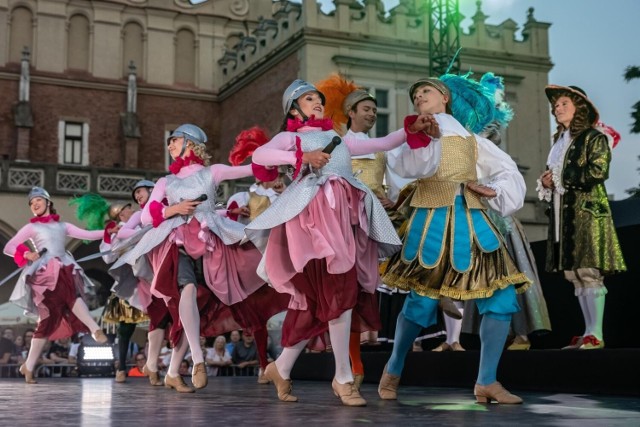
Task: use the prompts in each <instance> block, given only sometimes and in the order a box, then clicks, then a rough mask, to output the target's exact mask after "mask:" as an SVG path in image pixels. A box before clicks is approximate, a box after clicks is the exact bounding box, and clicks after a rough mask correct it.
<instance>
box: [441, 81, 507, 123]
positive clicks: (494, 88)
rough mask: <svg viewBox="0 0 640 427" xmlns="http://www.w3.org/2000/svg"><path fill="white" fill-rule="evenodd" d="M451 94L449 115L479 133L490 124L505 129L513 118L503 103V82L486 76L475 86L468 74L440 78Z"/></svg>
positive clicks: (475, 83) (475, 82)
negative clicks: (495, 123) (498, 125)
mask: <svg viewBox="0 0 640 427" xmlns="http://www.w3.org/2000/svg"><path fill="white" fill-rule="evenodd" d="M440 80H441V81H443V82H444V83H445V84H446V85H447V87H448V88H449V90H450V91H451V112H452V115H453V117H455V118H456V120H458V121H459V122H460V123H461V124H462V125H463V126H465V127H466V128H467V129H469V130H470V131H471V132H473V133H479V132H480V131H482V129H484V128H485V127H486V126H487V125H488V124H489V123H492V122H497V123H499V124H500V125H501V126H507V125H508V123H509V121H510V120H511V119H512V118H513V111H512V110H511V107H509V105H508V104H507V103H506V102H504V100H503V97H504V85H503V84H502V78H501V77H497V76H495V75H494V74H493V73H486V74H485V75H483V76H482V78H481V80H480V81H479V82H478V81H477V80H474V79H472V78H471V72H469V73H467V74H465V75H463V76H458V75H454V74H445V75H443V76H441V77H440Z"/></svg>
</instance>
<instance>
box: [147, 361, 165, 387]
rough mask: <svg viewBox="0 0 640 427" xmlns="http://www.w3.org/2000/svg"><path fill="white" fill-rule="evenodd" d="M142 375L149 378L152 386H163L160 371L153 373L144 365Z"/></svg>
mask: <svg viewBox="0 0 640 427" xmlns="http://www.w3.org/2000/svg"><path fill="white" fill-rule="evenodd" d="M142 373H144V374H145V375H146V376H147V377H149V383H150V384H151V385H152V386H159V385H162V380H161V379H160V374H158V371H152V370H151V369H149V367H148V366H147V365H144V366H143V367H142Z"/></svg>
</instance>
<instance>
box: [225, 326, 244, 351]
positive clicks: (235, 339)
mask: <svg viewBox="0 0 640 427" xmlns="http://www.w3.org/2000/svg"><path fill="white" fill-rule="evenodd" d="M240 336H241V335H240V331H231V335H230V336H229V343H228V344H227V351H228V352H229V354H231V353H233V347H235V346H236V343H239V342H240Z"/></svg>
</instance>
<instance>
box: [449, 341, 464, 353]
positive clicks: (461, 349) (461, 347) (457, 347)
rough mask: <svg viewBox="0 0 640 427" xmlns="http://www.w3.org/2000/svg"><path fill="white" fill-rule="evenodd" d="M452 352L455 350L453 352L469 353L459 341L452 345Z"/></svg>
mask: <svg viewBox="0 0 640 427" xmlns="http://www.w3.org/2000/svg"><path fill="white" fill-rule="evenodd" d="M451 350H453V351H467V350H465V349H464V347H463V346H461V345H460V343H459V342H458V341H456V342H454V343H453V344H451Z"/></svg>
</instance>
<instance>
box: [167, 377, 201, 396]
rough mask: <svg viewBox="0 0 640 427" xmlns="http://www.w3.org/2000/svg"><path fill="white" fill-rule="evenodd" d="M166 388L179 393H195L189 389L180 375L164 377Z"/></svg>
mask: <svg viewBox="0 0 640 427" xmlns="http://www.w3.org/2000/svg"><path fill="white" fill-rule="evenodd" d="M164 386H165V387H167V388H174V389H175V390H176V391H177V392H178V393H195V392H196V391H195V389H193V388H191V387H189V386H188V385H187V384H186V383H185V382H184V380H183V379H182V377H181V376H180V375H178V376H177V377H172V376H169V374H167V375H165V377H164Z"/></svg>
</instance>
